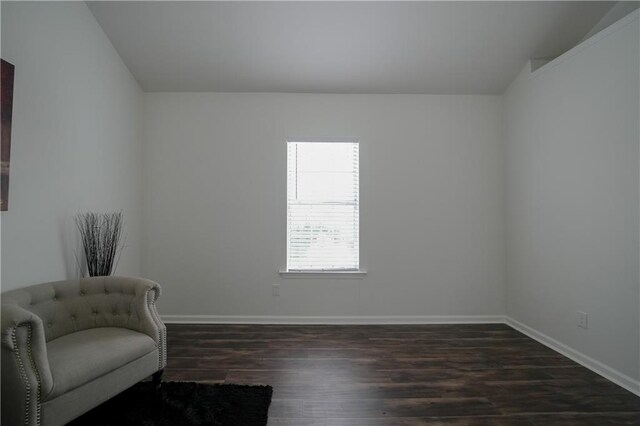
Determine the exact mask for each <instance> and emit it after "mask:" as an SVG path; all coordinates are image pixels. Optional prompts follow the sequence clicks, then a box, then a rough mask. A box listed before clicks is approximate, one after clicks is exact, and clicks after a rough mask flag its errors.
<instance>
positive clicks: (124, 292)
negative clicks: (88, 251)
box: [2, 277, 140, 342]
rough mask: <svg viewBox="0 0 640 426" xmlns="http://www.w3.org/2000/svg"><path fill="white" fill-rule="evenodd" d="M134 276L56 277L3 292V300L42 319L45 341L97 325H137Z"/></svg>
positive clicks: (138, 316) (132, 327)
mask: <svg viewBox="0 0 640 426" xmlns="http://www.w3.org/2000/svg"><path fill="white" fill-rule="evenodd" d="M133 280H136V279H135V278H126V277H99V278H97V277H93V278H80V279H76V280H66V281H55V282H50V283H44V284H39V285H35V286H31V287H27V288H24V289H18V290H13V291H9V292H6V293H3V294H2V303H3V304H6V303H12V304H17V305H19V306H20V307H22V308H23V309H26V310H28V311H30V312H33V313H34V314H35V315H37V316H38V317H40V319H42V323H43V326H44V332H45V339H46V341H47V342H49V341H51V340H53V339H56V338H58V337H61V336H64V335H66V334H69V333H73V332H76V331H81V330H86V329H89V328H96V327H124V328H130V329H137V328H138V327H139V326H138V324H139V322H140V315H139V312H138V309H139V308H138V307H137V306H139V305H136V304H134V297H135V295H136V294H135V288H136V286H133V285H126V284H127V283H128V281H133Z"/></svg>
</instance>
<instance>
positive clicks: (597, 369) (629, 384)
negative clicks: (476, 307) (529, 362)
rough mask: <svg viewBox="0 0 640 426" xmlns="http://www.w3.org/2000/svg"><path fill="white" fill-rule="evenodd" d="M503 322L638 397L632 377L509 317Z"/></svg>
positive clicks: (637, 386)
mask: <svg viewBox="0 0 640 426" xmlns="http://www.w3.org/2000/svg"><path fill="white" fill-rule="evenodd" d="M505 322H506V324H507V325H509V326H511V327H513V328H515V329H516V330H518V331H520V332H521V333H524V334H526V335H527V336H529V337H531V338H532V339H534V340H536V341H538V342H540V343H542V344H543V345H545V346H547V347H549V348H551V349H553V350H554V351H556V352H559V353H560V354H562V355H564V356H566V357H567V358H569V359H571V360H573V361H575V362H577V363H578V364H580V365H582V366H584V367H586V368H588V369H589V370H591V371H593V372H594V373H597V374H599V375H601V376H602V377H604V378H605V379H608V380H611V381H612V382H613V383H615V384H617V385H619V386H622V387H623V388H625V389H626V390H628V391H629V392H632V393H634V394H636V395H638V396H640V381H639V380H636V379H634V378H632V377H629V376H627V375H626V374H623V373H621V372H619V371H618V370H615V369H613V368H611V367H609V366H608V365H605V364H603V363H601V362H600V361H597V360H595V359H593V358H591V357H589V356H587V355H585V354H583V353H582V352H578V351H577V350H575V349H573V348H571V347H569V346H567V345H565V344H564V343H560V342H559V341H557V340H556V339H554V338H552V337H549V336H547V335H546V334H544V333H541V332H539V331H538V330H535V329H533V328H531V327H529V326H528V325H525V324H523V323H521V322H520V321H517V320H514V319H513V318H511V317H508V316H507V317H505Z"/></svg>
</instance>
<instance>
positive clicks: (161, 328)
mask: <svg viewBox="0 0 640 426" xmlns="http://www.w3.org/2000/svg"><path fill="white" fill-rule="evenodd" d="M159 297H160V292H159V291H158V290H157V289H155V288H152V289H150V290H149V291H148V292H147V307H148V308H149V313H150V314H151V317H152V318H153V321H154V322H155V323H156V326H157V327H156V328H157V329H158V345H159V348H158V349H159V351H158V352H159V355H160V356H159V357H158V367H159V369H160V370H162V369H163V368H164V367H165V366H166V359H167V353H166V348H167V346H166V344H165V341H166V338H167V336H166V327H165V325H164V323H163V322H162V321H161V320H160V318H159V316H158V311H157V309H156V304H155V303H156V300H158V298H159Z"/></svg>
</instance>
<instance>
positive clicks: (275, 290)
mask: <svg viewBox="0 0 640 426" xmlns="http://www.w3.org/2000/svg"><path fill="white" fill-rule="evenodd" d="M271 294H272V295H273V296H280V284H273V285H272V286H271Z"/></svg>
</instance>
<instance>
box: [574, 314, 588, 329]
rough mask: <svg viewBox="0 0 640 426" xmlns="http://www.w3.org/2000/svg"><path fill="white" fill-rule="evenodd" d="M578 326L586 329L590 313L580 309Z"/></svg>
mask: <svg viewBox="0 0 640 426" xmlns="http://www.w3.org/2000/svg"><path fill="white" fill-rule="evenodd" d="M577 314H578V327H581V328H584V329H586V328H587V327H588V325H589V323H588V319H589V315H588V314H587V313H586V312H582V311H578V312H577Z"/></svg>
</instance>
